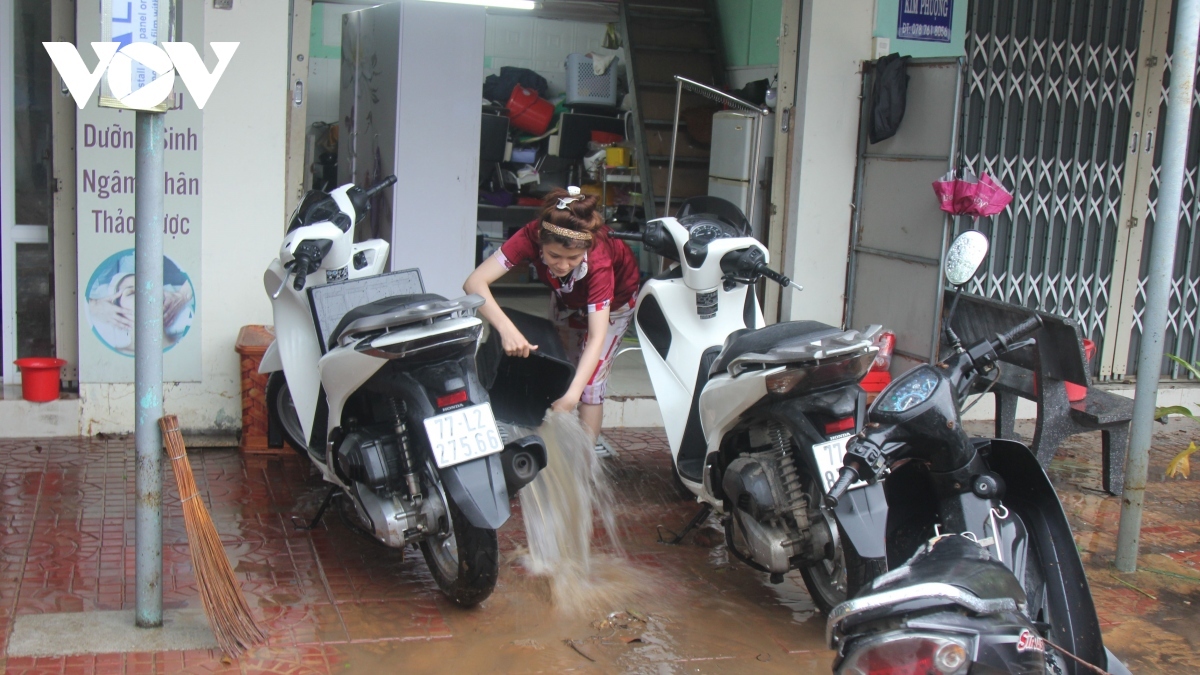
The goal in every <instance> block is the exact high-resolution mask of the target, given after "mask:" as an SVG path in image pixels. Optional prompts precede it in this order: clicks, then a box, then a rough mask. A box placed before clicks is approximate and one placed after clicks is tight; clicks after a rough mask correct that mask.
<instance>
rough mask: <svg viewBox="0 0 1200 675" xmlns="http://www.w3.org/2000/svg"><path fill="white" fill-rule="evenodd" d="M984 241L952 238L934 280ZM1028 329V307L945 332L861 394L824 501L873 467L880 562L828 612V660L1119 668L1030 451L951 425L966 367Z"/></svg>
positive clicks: (958, 266)
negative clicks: (923, 354)
mask: <svg viewBox="0 0 1200 675" xmlns="http://www.w3.org/2000/svg"><path fill="white" fill-rule="evenodd" d="M986 253H987V239H986V238H985V237H984V236H983V235H982V234H980V233H978V232H967V233H965V234H964V235H962V236H960V237H959V238H958V239H957V240H956V241H955V242H954V244H953V246H951V248H950V250H949V254H948V257H947V270H946V277H947V280H949V281H950V283H952V284H955V285H961V284H963V283H965V282H966V281H967V280H968V279H970V277H971V276H972V275H973V274H974V272H975V270H976V269H977V268H978V266H979V263H980V262H981V261H982V260H983V258H984V257H985V256H986ZM951 313H953V307H952V308H951ZM948 325H949V322H947V326H948ZM1040 327H1041V319H1040V318H1039V317H1037V316H1034V317H1033V318H1031V319H1029V320H1027V321H1025V322H1023V323H1021V324H1020V325H1017V326H1015V327H1013V328H1012V329H1011V330H1009V331H1007V332H1005V333H1002V334H999V335H996V336H995V338H994V339H991V340H981V341H980V342H978V343H976V344H974V345H971V346H970V347H968V348H964V347H963V346H962V345H961V343H960V342H959V341H958V339H957V337H956V336H954V334H953V332H952V331H950V330H947V339H948V341H949V343H950V345H951V347H952V349H953V352H954V353H953V354H952V356H950V358H948V359H947V360H946V361H944V362H943V363H939V364H936V365H922V366H918V367H917V368H914V369H913V370H910V371H909V372H908V373H906V374H904V375H903V376H901V377H900V378H898V379H897V380H896V381H894V382H892V384H891V385H889V386H888V387H887V389H885V390H884V391H883V392H882V393H881V394H880V395H879V397H878V399H877V400H876V401H875V402H874V404H872V406H871V409H870V410H869V411H868V416H867V419H868V422H867V425H866V428H865V429H864V430H863V431H862V432H860V433H859V434H858V435H857V436H856V437H855V438H854V440H853V441H851V443H850V444H849V445H848V447H847V451H846V455H845V458H844V466H843V468H842V469H841V471H840V475H839V478H838V482H837V483H836V484H835V485H834V486H833V487H832V488H831V489H830V491H829V494H828V496H827V498H826V501H827V504H828V505H830V506H833V505H836V504H837V502H838V500H839V498H840V497H841V496H842V494H843V493H844V492H845V490H846V489H847V487H849V486H850V485H851V484H853V483H855V482H857V481H859V480H866V481H868V482H871V483H874V482H877V481H880V480H883V479H885V478H886V481H885V482H884V489H885V494H886V495H887V501H888V505H889V511H888V514H889V515H888V525H887V547H886V548H887V559H888V563H889V568H890V569H891V571H890V572H888V573H886V574H884V575H882V576H880V577H878V578H876V579H875V580H874V582H872V583H871V584H870V586H868V587H867V588H866V589H865V590H864V591H863V592H862V593H860V594H858V596H856V597H855V598H853V599H852V600H848V601H847V602H844V603H842V604H841V605H839V606H838V607H836V608H835V609H834V610H833V612H832V613H831V614H830V616H829V622H828V627H827V634H826V637H827V640H828V642H829V644H830V646H831V647H832V648H834V649H837V650H838V655H837V657H836V659H835V661H834V670H835V671H836V672H838V673H845V674H847V675H849V674H854V675H860V674H861V675H865V674H867V673H882V672H887V673H896V674H899V673H921V674H924V673H938V674H941V675H954V674H959V673H967V672H970V673H993V672H1008V673H1063V674H1068V675H1073V674H1074V673H1092V672H1096V670H1097V669H1107V670H1108V671H1111V672H1113V673H1120V672H1128V670H1126V669H1125V667H1124V666H1123V665H1122V664H1121V663H1120V662H1119V661H1118V660H1117V659H1116V658H1115V657H1114V656H1113V655H1112V654H1111V652H1108V651H1107V650H1106V649H1105V648H1104V643H1103V640H1102V639H1101V634H1100V623H1099V620H1098V619H1097V617H1096V610H1095V606H1094V605H1093V603H1092V596H1091V593H1090V591H1089V590H1088V582H1087V578H1086V576H1085V575H1084V570H1083V563H1082V561H1081V560H1080V558H1079V554H1078V551H1077V550H1076V548H1075V539H1074V537H1073V536H1072V534H1071V528H1070V525H1069V524H1068V522H1067V517H1066V514H1065V513H1064V512H1063V509H1062V505H1061V504H1060V503H1059V501H1058V497H1057V495H1056V493H1055V491H1054V486H1053V485H1051V483H1050V480H1049V478H1048V477H1047V476H1046V473H1045V471H1044V470H1043V469H1042V467H1041V465H1040V464H1039V463H1038V461H1037V458H1036V456H1035V455H1034V454H1033V453H1032V452H1031V451H1030V450H1029V448H1027V447H1026V446H1025V445H1023V444H1021V443H1018V442H1015V441H1010V440H1002V439H971V438H970V437H968V436H967V433H966V432H965V431H964V430H963V427H962V420H961V413H960V403H961V402H962V401H963V400H964V398H965V397H966V395H967V393H968V392H969V391H970V389H971V385H972V383H973V381H974V380H975V378H977V377H979V376H982V375H986V374H989V373H992V372H993V371H994V370H995V369H996V367H997V360H998V359H999V357H1000V356H1001V355H1003V354H1004V353H1006V352H1008V351H1012V350H1016V349H1023V348H1026V347H1029V346H1031V345H1032V344H1033V340H1023V338H1026V337H1028V336H1030V335H1032V334H1033V333H1035V332H1036V331H1037V330H1038V329H1039V328H1040ZM905 561H907V562H905ZM901 563H903V564H901ZM1101 672H1103V670H1102V671H1101Z"/></svg>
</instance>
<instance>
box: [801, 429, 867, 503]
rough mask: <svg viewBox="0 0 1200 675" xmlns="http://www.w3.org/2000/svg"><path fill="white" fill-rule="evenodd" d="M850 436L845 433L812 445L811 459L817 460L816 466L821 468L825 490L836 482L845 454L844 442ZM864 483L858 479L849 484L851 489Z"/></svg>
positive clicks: (827, 490)
mask: <svg viewBox="0 0 1200 675" xmlns="http://www.w3.org/2000/svg"><path fill="white" fill-rule="evenodd" d="M852 437H853V436H852V435H846V436H843V437H841V438H835V439H833V440H832V441H826V442H825V443H817V444H815V445H813V446H812V451H813V459H815V460H817V468H819V469H820V470H821V479H822V480H823V481H825V491H826V492H829V490H830V489H831V488H832V487H833V484H834V483H836V482H837V478H838V472H839V471H841V469H842V458H843V457H845V456H846V444H847V443H849V442H850V439H851V438H852ZM864 485H866V483H865V482H864V481H861V480H860V481H858V482H856V483H854V484H853V485H851V486H850V489H851V490H853V489H854V488H858V487H862V486H864Z"/></svg>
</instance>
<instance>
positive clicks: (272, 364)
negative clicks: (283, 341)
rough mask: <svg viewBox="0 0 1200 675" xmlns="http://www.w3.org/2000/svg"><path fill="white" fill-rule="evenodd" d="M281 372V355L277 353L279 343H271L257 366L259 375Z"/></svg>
mask: <svg viewBox="0 0 1200 675" xmlns="http://www.w3.org/2000/svg"><path fill="white" fill-rule="evenodd" d="M277 370H283V355H282V354H280V353H279V342H278V341H275V342H272V343H271V344H270V345H269V346H268V347H267V351H265V352H263V357H262V361H261V362H260V363H259V364H258V372H259V373H273V372H275V371H277Z"/></svg>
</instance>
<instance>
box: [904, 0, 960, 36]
mask: <svg viewBox="0 0 1200 675" xmlns="http://www.w3.org/2000/svg"><path fill="white" fill-rule="evenodd" d="M953 14H954V2H953V0H900V12H899V16H898V17H897V21H896V37H897V38H898V39H901V40H917V41H920V42H945V43H949V42H950V35H951V24H952V23H953Z"/></svg>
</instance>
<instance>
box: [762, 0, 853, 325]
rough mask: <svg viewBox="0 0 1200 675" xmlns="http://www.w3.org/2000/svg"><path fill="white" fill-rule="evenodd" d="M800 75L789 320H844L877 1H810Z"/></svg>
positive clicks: (788, 259) (787, 245)
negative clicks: (864, 75)
mask: <svg viewBox="0 0 1200 675" xmlns="http://www.w3.org/2000/svg"><path fill="white" fill-rule="evenodd" d="M802 11H803V17H802V19H801V22H800V24H801V31H802V32H801V35H800V49H799V52H800V56H799V66H798V69H797V73H796V80H797V81H796V92H797V94H796V99H797V100H796V117H795V119H796V132H795V135H794V137H793V138H794V146H793V149H792V156H793V158H794V159H793V164H792V176H791V180H790V181H789V185H788V186H787V189H788V190H790V191H791V194H792V195H796V198H795V199H794V200H793V201H792V202H791V204H792V205H793V207H792V208H791V209H790V213H789V214H788V219H787V222H786V223H785V228H786V231H787V232H786V235H785V237H786V238H785V242H784V251H785V254H784V261H783V262H784V273H785V274H787V275H788V276H791V277H792V278H793V279H796V281H797V282H798V283H800V284H801V285H803V286H804V290H803V291H800V292H797V291H795V290H792V289H788V290H786V291H785V292H784V296H783V303H782V304H783V312H782V314H783V316H782V319H784V320H789V319H791V320H795V319H813V320H816V321H823V322H826V323H829V324H832V325H840V324H841V322H842V314H843V303H844V300H845V290H846V260H847V250H848V245H849V239H850V216H851V209H850V203H851V199H852V197H853V192H854V169H855V155H856V150H857V147H858V138H857V137H858V119H859V100H858V95H859V91H860V88H861V82H862V80H861V75H860V70H861V66H860V64H861V62H862V61H863V60H865V59H869V58H871V31H872V29H873V27H874V17H875V2H874V0H843V2H836V3H834V2H821V1H819V0H806V2H804V5H803V10H802Z"/></svg>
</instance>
